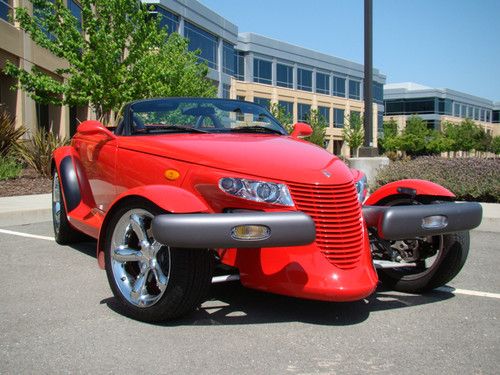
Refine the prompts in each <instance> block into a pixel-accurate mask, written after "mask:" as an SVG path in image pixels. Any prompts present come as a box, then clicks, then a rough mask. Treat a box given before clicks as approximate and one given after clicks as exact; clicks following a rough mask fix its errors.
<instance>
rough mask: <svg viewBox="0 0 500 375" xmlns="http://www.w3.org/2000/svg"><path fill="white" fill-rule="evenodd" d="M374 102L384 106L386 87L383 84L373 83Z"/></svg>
mask: <svg viewBox="0 0 500 375" xmlns="http://www.w3.org/2000/svg"><path fill="white" fill-rule="evenodd" d="M373 101H374V102H375V103H379V104H382V103H383V101H384V85H383V84H382V83H378V82H373Z"/></svg>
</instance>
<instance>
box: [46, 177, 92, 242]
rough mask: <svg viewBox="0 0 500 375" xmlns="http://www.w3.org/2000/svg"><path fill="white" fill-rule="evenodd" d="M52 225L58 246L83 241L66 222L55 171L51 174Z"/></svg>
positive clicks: (81, 235)
mask: <svg viewBox="0 0 500 375" xmlns="http://www.w3.org/2000/svg"><path fill="white" fill-rule="evenodd" d="M52 224H53V227H54V239H55V240H56V242H57V243H58V244H60V245H70V244H72V243H76V242H80V241H83V240H84V239H85V238H86V237H85V235H84V234H83V233H81V232H79V231H77V230H76V229H74V228H73V227H72V226H71V225H70V224H69V222H68V217H67V213H66V206H65V204H64V199H63V197H62V186H61V181H60V180H59V175H58V174H57V170H54V173H53V174H52Z"/></svg>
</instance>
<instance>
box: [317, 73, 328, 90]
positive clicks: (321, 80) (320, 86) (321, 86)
mask: <svg viewBox="0 0 500 375" xmlns="http://www.w3.org/2000/svg"><path fill="white" fill-rule="evenodd" d="M316 92H318V93H320V94H327V95H330V76H329V75H328V74H323V73H316Z"/></svg>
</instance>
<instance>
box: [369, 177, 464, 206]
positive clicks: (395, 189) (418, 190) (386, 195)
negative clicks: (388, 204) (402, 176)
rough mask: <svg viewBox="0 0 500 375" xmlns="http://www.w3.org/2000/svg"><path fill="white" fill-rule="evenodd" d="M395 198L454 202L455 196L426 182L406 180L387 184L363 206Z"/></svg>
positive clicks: (443, 188) (374, 193)
mask: <svg viewBox="0 0 500 375" xmlns="http://www.w3.org/2000/svg"><path fill="white" fill-rule="evenodd" d="M395 197H411V198H416V197H418V198H419V199H424V200H426V199H428V200H436V199H439V200H444V201H451V200H454V198H455V194H453V193H452V192H451V191H450V190H448V189H446V188H445V187H443V186H441V185H439V184H436V183H434V182H431V181H427V180H418V179H407V180H399V181H395V182H391V183H388V184H386V185H384V186H382V187H381V188H379V189H377V190H376V191H375V192H373V194H371V195H370V196H369V197H368V198H367V200H366V201H365V202H364V205H367V206H373V205H378V204H381V203H383V202H384V201H387V200H388V199H393V198H395Z"/></svg>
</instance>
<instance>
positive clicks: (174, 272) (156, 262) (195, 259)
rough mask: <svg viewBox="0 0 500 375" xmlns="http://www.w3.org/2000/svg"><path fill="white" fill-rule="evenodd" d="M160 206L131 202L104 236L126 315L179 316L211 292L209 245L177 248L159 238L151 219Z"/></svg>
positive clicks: (149, 317) (111, 272)
mask: <svg viewBox="0 0 500 375" xmlns="http://www.w3.org/2000/svg"><path fill="white" fill-rule="evenodd" d="M160 213H161V212H160V210H159V209H158V208H157V207H155V206H154V205H153V204H151V203H148V202H145V201H140V200H137V201H134V202H129V203H128V204H127V205H124V206H122V207H121V208H119V209H118V210H117V211H116V212H115V213H114V215H113V216H112V218H111V221H110V223H109V226H108V230H107V234H106V239H105V247H104V249H105V262H106V274H107V276H108V281H109V284H110V286H111V289H112V291H113V294H114V295H115V297H116V298H118V299H119V300H120V302H121V303H122V307H123V312H124V313H125V315H127V316H130V317H132V318H134V319H137V320H141V321H146V322H159V321H164V320H169V319H175V318H178V317H180V316H182V315H184V314H187V313H188V312H190V311H192V310H194V309H195V308H196V307H197V306H198V305H199V304H200V303H201V302H203V299H204V297H205V296H206V294H207V293H208V290H209V288H210V284H211V278H212V273H213V260H212V256H211V254H210V253H209V251H208V250H206V249H173V248H169V247H168V246H162V245H161V244H160V243H158V242H157V241H155V239H154V238H153V235H152V232H151V222H152V219H153V217H154V216H155V215H157V214H160Z"/></svg>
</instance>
